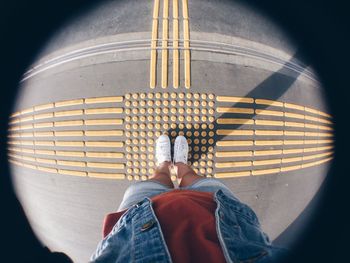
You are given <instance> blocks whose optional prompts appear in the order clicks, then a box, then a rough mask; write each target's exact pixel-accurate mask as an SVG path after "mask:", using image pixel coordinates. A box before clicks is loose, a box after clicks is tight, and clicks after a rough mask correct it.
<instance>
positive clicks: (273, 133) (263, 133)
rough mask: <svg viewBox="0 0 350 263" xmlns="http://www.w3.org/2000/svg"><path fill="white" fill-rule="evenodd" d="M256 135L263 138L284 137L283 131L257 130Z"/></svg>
mask: <svg viewBox="0 0 350 263" xmlns="http://www.w3.org/2000/svg"><path fill="white" fill-rule="evenodd" d="M255 135H261V136H282V135H283V131H277V130H255Z"/></svg>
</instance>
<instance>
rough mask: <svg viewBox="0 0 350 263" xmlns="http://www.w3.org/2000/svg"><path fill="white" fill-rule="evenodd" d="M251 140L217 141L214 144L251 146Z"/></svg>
mask: <svg viewBox="0 0 350 263" xmlns="http://www.w3.org/2000/svg"><path fill="white" fill-rule="evenodd" d="M252 145H253V141H240V140H237V141H218V142H216V146H224V147H225V146H252Z"/></svg>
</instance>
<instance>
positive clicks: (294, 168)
mask: <svg viewBox="0 0 350 263" xmlns="http://www.w3.org/2000/svg"><path fill="white" fill-rule="evenodd" d="M301 168H302V166H301V164H299V165H293V166H284V167H281V172H289V171H295V170H299V169H301Z"/></svg>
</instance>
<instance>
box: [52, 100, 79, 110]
mask: <svg viewBox="0 0 350 263" xmlns="http://www.w3.org/2000/svg"><path fill="white" fill-rule="evenodd" d="M83 103H84V100H83V99H78V100H65V101H58V102H55V107H56V108H59V107H66V106H75V105H81V104H83Z"/></svg>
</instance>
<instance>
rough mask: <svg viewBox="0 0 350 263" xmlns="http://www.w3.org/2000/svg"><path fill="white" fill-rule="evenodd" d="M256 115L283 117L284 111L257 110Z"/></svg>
mask: <svg viewBox="0 0 350 263" xmlns="http://www.w3.org/2000/svg"><path fill="white" fill-rule="evenodd" d="M255 114H256V115H267V116H279V117H283V112H282V111H274V110H261V109H256V110H255Z"/></svg>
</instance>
